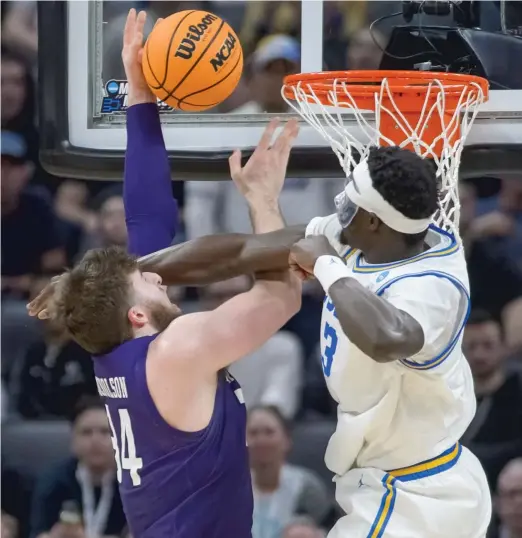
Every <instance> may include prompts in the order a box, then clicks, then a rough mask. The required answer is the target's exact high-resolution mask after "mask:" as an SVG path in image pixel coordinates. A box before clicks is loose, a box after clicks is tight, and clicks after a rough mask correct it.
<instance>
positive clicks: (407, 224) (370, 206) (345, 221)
mask: <svg viewBox="0 0 522 538" xmlns="http://www.w3.org/2000/svg"><path fill="white" fill-rule="evenodd" d="M335 207H336V208H337V216H338V218H339V222H340V224H341V226H342V227H343V228H346V227H347V226H348V225H349V224H350V223H351V222H352V220H353V219H354V217H355V215H356V214H357V210H358V208H359V207H362V208H363V209H364V210H366V211H368V213H373V214H374V215H376V216H377V217H379V218H380V219H381V220H382V222H384V224H386V225H387V226H389V227H390V228H392V229H393V230H395V231H397V232H401V233H404V234H417V233H420V232H423V231H425V230H427V229H428V226H429V225H430V224H431V222H432V219H431V218H428V219H410V218H408V217H405V216H404V215H403V214H402V213H401V212H400V211H397V210H396V209H395V208H394V207H393V206H392V205H391V204H389V203H388V202H387V201H386V200H385V199H384V198H383V197H382V196H381V194H380V193H379V192H377V190H376V189H375V188H374V187H373V182H372V177H371V176H370V171H369V169H368V163H367V162H366V161H361V162H360V163H359V164H358V165H357V166H356V167H355V168H354V170H353V173H352V179H351V180H350V181H349V182H348V183H347V185H346V187H345V188H344V190H343V191H342V192H341V193H340V194H338V195H337V196H336V197H335Z"/></svg>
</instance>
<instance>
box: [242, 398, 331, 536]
mask: <svg viewBox="0 0 522 538" xmlns="http://www.w3.org/2000/svg"><path fill="white" fill-rule="evenodd" d="M247 443H248V448H249V452H250V466H251V469H252V486H253V490H254V522H253V526H252V536H253V538H280V536H281V533H282V532H283V529H284V528H285V527H286V526H287V525H288V524H289V523H290V521H291V519H292V518H293V517H294V516H296V515H306V516H309V517H310V518H311V519H312V520H313V521H314V522H315V523H316V524H317V525H320V524H321V523H322V521H323V520H324V518H325V517H326V516H327V515H328V514H329V512H330V511H331V508H332V503H331V501H330V499H329V497H328V493H327V490H326V487H325V486H324V484H323V483H322V482H321V481H320V479H319V478H318V477H317V476H316V475H315V474H313V473H312V472H311V471H309V470H308V469H305V468H302V467H296V466H294V465H290V464H288V463H286V458H287V455H288V452H289V450H290V443H291V440H290V427H289V425H288V423H287V421H286V420H285V419H284V417H283V416H282V415H281V413H280V412H279V410H278V409H277V408H275V407H271V406H266V407H258V408H254V409H252V410H250V412H249V416H248V421H247Z"/></svg>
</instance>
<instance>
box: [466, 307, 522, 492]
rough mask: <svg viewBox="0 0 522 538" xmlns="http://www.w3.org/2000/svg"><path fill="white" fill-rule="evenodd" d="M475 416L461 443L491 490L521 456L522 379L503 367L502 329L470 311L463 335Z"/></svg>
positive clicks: (477, 312) (480, 312) (487, 318)
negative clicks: (476, 460) (482, 471)
mask: <svg viewBox="0 0 522 538" xmlns="http://www.w3.org/2000/svg"><path fill="white" fill-rule="evenodd" d="M463 350H464V354H465V356H466V358H467V359H468V361H469V364H470V367H471V371H472V374H473V380H474V383H475V393H476V396H477V412H476V414H475V417H474V418H473V421H472V422H471V424H470V425H469V428H468V430H467V431H466V433H465V434H464V436H463V439H462V442H463V444H465V445H467V446H468V447H469V448H470V449H471V450H472V451H473V452H474V453H475V454H476V455H477V457H478V458H479V459H480V461H481V463H482V465H483V466H484V469H485V471H486V474H487V476H488V480H489V483H490V486H491V487H494V485H495V483H496V481H497V477H498V474H499V472H500V470H501V469H502V467H503V466H504V465H505V464H506V463H507V462H508V461H509V460H510V459H511V458H514V457H515V456H517V455H518V454H522V375H521V373H520V372H519V371H516V370H515V371H509V370H508V369H507V368H506V366H505V364H504V360H505V352H506V350H505V345H504V342H503V335H502V328H501V326H500V324H499V323H498V322H497V321H495V320H494V319H493V318H492V317H491V316H490V315H489V314H488V313H487V312H484V311H477V310H476V311H473V312H472V314H471V316H470V318H469V320H468V324H467V325H466V329H465V331H464V340H463Z"/></svg>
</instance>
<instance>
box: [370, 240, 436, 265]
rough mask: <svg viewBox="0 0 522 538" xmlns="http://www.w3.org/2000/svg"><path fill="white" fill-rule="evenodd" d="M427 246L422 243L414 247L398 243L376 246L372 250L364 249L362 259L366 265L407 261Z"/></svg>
mask: <svg viewBox="0 0 522 538" xmlns="http://www.w3.org/2000/svg"><path fill="white" fill-rule="evenodd" d="M427 248H428V247H427V245H426V244H425V243H424V242H422V243H420V244H418V245H415V246H411V247H410V246H407V245H403V244H399V243H395V244H392V243H390V244H387V245H386V244H385V245H378V246H376V247H374V248H369V249H365V250H364V252H363V256H364V259H365V260H366V261H367V262H368V263H372V264H374V263H375V264H379V263H393V262H398V261H401V260H407V259H408V258H412V257H413V256H416V255H417V254H421V253H422V252H424V251H425V250H427Z"/></svg>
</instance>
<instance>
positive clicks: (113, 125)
mask: <svg viewBox="0 0 522 538" xmlns="http://www.w3.org/2000/svg"><path fill="white" fill-rule="evenodd" d="M412 4H416V3H415V2H413V3H412ZM418 4H420V5H424V6H426V5H430V6H431V5H432V4H439V5H442V4H446V3H445V2H440V1H439V2H419V3H418ZM517 4H518V6H517ZM447 5H448V6H449V9H448V10H445V9H440V8H437V9H435V10H433V9H432V12H430V10H429V9H427V8H426V7H425V8H424V11H422V12H421V13H415V12H413V13H406V12H405V11H404V9H403V3H402V2H395V1H382V2H380V1H372V2H363V1H339V2H334V1H322V0H304V1H301V2H299V1H295V2H294V1H292V2H275V1H265V2H260V1H254V2H243V1H240V0H237V1H208V2H170V1H165V2H126V1H71V2H60V1H56V2H39V6H38V8H39V33H40V34H39V35H40V52H39V53H40V63H39V77H40V84H41V88H42V91H41V95H42V97H41V106H40V114H41V130H42V134H43V136H42V140H43V142H42V143H43V147H42V153H41V155H42V161H43V163H44V166H46V167H47V168H48V169H49V170H50V171H52V172H53V173H55V174H58V175H67V176H69V177H71V176H75V177H83V178H91V179H113V178H119V177H121V173H122V168H123V152H124V149H125V143H126V134H125V107H126V82H125V76H124V72H123V67H122V64H121V56H120V54H121V40H122V34H123V25H124V21H125V17H126V14H127V11H128V9H129V8H130V7H137V8H145V9H147V11H148V13H149V30H150V28H152V26H153V24H154V21H155V20H156V18H157V17H165V16H168V15H169V14H170V13H173V12H175V11H179V10H182V9H188V8H191V9H206V10H208V11H211V12H213V13H216V14H217V15H219V16H221V17H223V18H224V19H225V20H227V22H229V24H230V25H231V26H232V27H233V28H234V29H235V31H236V33H237V34H238V35H239V38H240V40H241V43H242V46H243V49H244V53H245V59H246V68H245V71H244V74H243V77H242V80H241V82H240V84H239V87H238V89H237V90H236V92H235V93H234V94H233V96H232V97H231V98H230V99H228V100H227V101H226V102H225V103H223V104H222V105H221V106H219V107H217V108H215V109H212V110H211V111H209V112H207V113H203V114H192V113H185V112H179V111H176V110H173V109H171V108H169V107H167V106H165V105H161V118H162V123H163V131H164V137H165V141H166V144H167V149H168V150H169V154H170V156H171V159H172V166H173V170H175V177H176V178H178V179H226V178H228V164H227V159H228V156H229V154H230V152H231V150H233V149H234V148H236V147H239V148H242V149H247V150H248V149H251V148H253V147H255V145H256V144H257V141H258V140H259V137H260V134H261V132H262V130H263V127H264V125H265V124H266V122H267V120H268V118H269V117H271V116H273V115H279V116H281V115H282V114H285V113H286V108H281V103H279V104H278V103H275V102H273V101H274V99H272V102H271V103H270V105H266V106H265V105H263V103H262V102H261V101H262V99H261V98H260V95H261V96H265V97H266V95H268V94H274V93H275V94H277V91H278V89H279V88H280V86H281V80H282V76H283V74H284V73H283V72H282V71H281V69H283V71H284V72H286V73H288V74H290V73H292V72H299V71H301V72H313V71H322V70H326V69H329V70H334V69H353V68H356V69H376V68H379V67H381V68H386V69H415V68H419V66H420V65H424V66H425V65H427V63H430V62H431V63H430V65H431V66H433V68H437V67H438V68H440V67H441V66H442V67H444V68H445V69H450V70H454V71H459V70H460V72H467V71H465V70H466V69H467V70H469V69H471V70H474V74H480V75H482V76H486V77H487V78H489V79H490V83H491V87H492V91H491V96H490V100H489V102H488V103H487V104H485V105H484V106H483V107H482V109H481V111H480V113H479V116H478V118H477V120H476V122H475V126H474V128H473V130H472V132H471V134H470V136H469V138H468V140H467V144H468V147H467V149H466V151H465V154H464V158H463V163H462V172H463V174H465V175H468V176H472V175H484V174H498V173H509V172H511V171H520V170H522V152H521V151H520V149H521V141H522V71H521V70H520V69H519V58H520V57H521V55H522V37H520V35H522V15H521V8H522V3H520V2H487V1H482V2H453V3H452V4H450V3H447ZM481 25H482V30H476V27H478V26H481ZM370 28H371V31H370ZM282 33H284V34H286V35H289V36H290V37H291V38H292V39H294V40H295V47H296V48H297V49H298V51H299V53H300V62H298V63H296V62H293V61H286V62H284V63H283V64H278V66H279V67H278V68H277V69H272V68H270V69H267V73H266V76H264V75H263V76H264V78H256V76H258V75H259V74H258V73H257V72H254V69H253V68H252V66H251V65H250V64H249V61H248V60H249V58H251V57H252V54H253V53H254V51H255V49H256V46H259V43H260V42H261V40H262V39H263V38H264V37H266V36H269V35H273V34H282ZM499 57H502V58H503V60H502V62H499V61H498V58H499ZM500 64H502V65H500ZM281 65H282V66H283V67H282V68H281ZM274 89H275V90H274ZM275 100H276V101H277V99H275ZM268 107H271V108H270V110H271V113H270V112H267V110H268ZM348 125H349V128H350V129H353V130H354V132H355V133H356V130H357V124H356V122H355V121H354V122H353V124H350V121H348ZM245 154H246V155H248V151H246V152H245ZM340 174H342V171H341V169H340V166H339V163H338V161H337V160H336V158H335V156H334V155H333V153H332V152H331V150H330V149H329V147H328V146H327V145H326V143H325V142H324V140H323V139H322V138H321V137H320V135H319V134H317V133H316V132H315V131H314V130H313V129H312V128H310V127H308V126H307V125H306V124H303V126H302V129H301V133H300V135H299V138H298V140H297V144H296V148H295V150H294V151H293V154H292V160H291V163H290V175H295V176H300V177H303V176H307V177H339V175H340Z"/></svg>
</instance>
